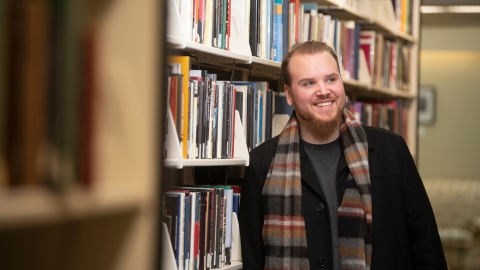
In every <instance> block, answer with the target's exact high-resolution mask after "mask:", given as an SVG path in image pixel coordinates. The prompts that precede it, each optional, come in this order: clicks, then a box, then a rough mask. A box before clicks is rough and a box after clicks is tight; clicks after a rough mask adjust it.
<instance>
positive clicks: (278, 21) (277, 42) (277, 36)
mask: <svg viewBox="0 0 480 270" xmlns="http://www.w3.org/2000/svg"><path fill="white" fill-rule="evenodd" d="M282 18H283V14H282V0H275V3H274V6H273V57H272V59H273V61H277V62H281V61H282V56H283V55H282V52H283V50H282V47H283V23H282Z"/></svg>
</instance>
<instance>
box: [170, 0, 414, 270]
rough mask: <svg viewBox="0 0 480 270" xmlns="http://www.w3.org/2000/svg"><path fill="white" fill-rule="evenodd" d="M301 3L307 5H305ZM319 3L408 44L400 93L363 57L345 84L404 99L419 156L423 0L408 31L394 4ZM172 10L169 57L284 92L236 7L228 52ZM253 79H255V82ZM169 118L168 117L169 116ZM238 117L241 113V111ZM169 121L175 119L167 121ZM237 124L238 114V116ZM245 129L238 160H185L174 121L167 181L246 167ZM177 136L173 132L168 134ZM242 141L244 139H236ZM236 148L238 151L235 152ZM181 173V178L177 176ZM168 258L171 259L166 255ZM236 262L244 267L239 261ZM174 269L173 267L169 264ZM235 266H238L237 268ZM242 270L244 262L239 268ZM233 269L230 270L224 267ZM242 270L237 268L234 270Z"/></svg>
mask: <svg viewBox="0 0 480 270" xmlns="http://www.w3.org/2000/svg"><path fill="white" fill-rule="evenodd" d="M302 2H303V1H302ZM308 2H315V3H316V4H318V11H319V12H320V13H322V14H325V15H330V16H331V17H332V18H336V19H340V20H351V21H355V23H357V24H358V25H359V26H360V29H361V30H362V31H363V30H365V31H367V30H372V31H375V32H377V33H381V34H382V35H383V37H384V38H385V40H388V41H392V42H397V41H398V42H399V44H405V46H407V47H408V50H409V56H410V61H408V68H407V69H406V70H408V77H409V81H408V85H407V86H406V87H404V89H397V87H396V86H395V87H392V86H391V85H388V86H385V85H381V84H379V83H374V82H372V81H373V80H372V75H371V74H369V72H368V70H367V69H368V67H367V62H366V59H365V57H362V56H360V57H359V63H358V65H359V72H358V73H359V77H358V79H353V78H348V77H345V78H344V79H343V82H344V86H345V91H346V93H347V95H348V96H349V97H350V98H352V99H354V100H367V101H368V100H375V101H384V100H392V99H395V100H401V104H402V106H405V107H406V108H407V109H406V116H405V117H406V118H407V120H406V122H407V125H406V128H405V129H406V131H405V133H404V134H403V135H404V136H405V137H406V141H407V144H408V146H409V148H410V151H411V153H412V155H413V156H414V157H415V156H416V151H417V136H416V134H417V95H418V50H419V44H418V42H419V23H420V20H419V18H420V17H419V7H420V0H411V1H410V8H411V29H410V31H408V32H405V31H403V30H400V27H399V25H398V24H397V19H396V13H395V10H394V8H393V6H392V1H391V0H311V1H308ZM167 4H168V5H169V7H168V14H167V15H168V27H169V28H168V29H167V34H166V45H167V48H168V54H170V55H183V56H190V57H191V58H192V59H196V60H195V61H194V62H190V63H191V65H192V66H195V65H197V64H198V65H200V64H201V65H202V68H204V69H207V70H208V69H212V70H213V72H215V71H218V70H222V71H225V72H227V73H228V72H230V71H231V70H232V69H233V67H235V73H234V74H232V76H234V78H235V79H234V80H265V81H269V82H271V85H274V87H273V88H274V89H273V90H274V91H283V87H282V81H281V63H280V62H275V61H272V60H270V59H265V58H261V57H257V56H254V55H252V50H251V49H250V45H249V41H248V38H249V37H248V31H247V29H245V27H244V25H243V24H242V23H241V19H240V18H241V16H242V14H243V12H244V11H243V10H241V9H239V7H238V6H232V8H231V14H232V15H231V16H232V24H233V25H235V27H233V28H232V29H231V31H232V33H231V36H232V37H233V38H232V40H234V41H235V42H232V43H231V44H235V45H238V46H232V47H231V48H230V49H229V50H223V49H218V48H214V47H212V46H209V45H204V44H200V43H197V42H194V41H192V40H190V39H188V38H186V37H185V36H186V34H185V29H184V23H182V17H181V14H180V13H179V11H178V8H177V7H176V4H175V1H174V0H169V1H167ZM252 78H253V79H252ZM169 113H170V112H169ZM237 113H238V112H237ZM168 118H171V117H167V119H168ZM236 118H237V120H236V123H238V122H239V121H238V114H237V115H236ZM242 129H243V127H242V126H241V125H237V124H236V127H235V136H236V137H235V149H236V150H235V153H236V154H237V156H235V157H234V158H233V159H184V158H182V155H181V149H180V143H179V142H178V139H177V137H178V134H176V132H175V125H174V123H173V121H170V120H169V122H168V130H169V133H168V134H167V141H166V147H165V148H166V149H167V152H168V153H167V156H166V158H165V159H164V163H163V164H164V166H165V167H166V168H168V169H169V170H170V169H173V170H174V171H175V172H176V173H177V174H176V173H172V175H174V174H176V175H175V176H174V177H172V178H171V179H170V180H169V181H170V183H171V184H172V185H174V186H175V185H179V184H184V183H189V184H191V183H192V181H193V180H192V175H190V169H191V167H197V166H206V167H215V166H237V167H239V168H240V173H239V174H240V175H241V174H242V168H243V167H244V166H248V163H249V160H248V150H247V147H246V144H245V138H242V137H243V136H242V133H241V132H240V130H242ZM170 131H173V132H170ZM237 134H238V138H240V140H237ZM237 149H239V150H240V151H239V152H237ZM178 173H179V175H178ZM163 244H164V245H165V246H164V250H163V253H162V255H163V256H166V259H165V260H164V261H172V257H173V253H172V254H170V253H171V250H169V251H166V250H165V249H166V248H167V249H168V248H170V249H171V245H167V244H169V243H165V242H164V243H163ZM166 253H169V254H170V255H168V254H166ZM238 262H241V258H239V260H238ZM171 263H172V265H173V264H174V262H171ZM234 267H237V266H234ZM239 267H241V263H240V266H239ZM224 269H231V268H224ZM233 269H238V268H233Z"/></svg>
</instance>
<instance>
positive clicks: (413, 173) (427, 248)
mask: <svg viewBox="0 0 480 270" xmlns="http://www.w3.org/2000/svg"><path fill="white" fill-rule="evenodd" d="M400 147H401V156H402V160H401V167H402V168H403V169H402V171H403V172H402V179H403V187H404V195H405V203H406V216H407V226H408V239H409V243H410V250H411V254H412V264H413V268H414V269H447V263H446V261H445V256H444V253H443V249H442V243H441V241H440V236H439V234H438V228H437V224H436V221H435V216H434V214H433V210H432V207H431V205H430V201H429V199H428V196H427V192H426V190H425V187H424V186H423V183H422V179H421V178H420V175H419V173H418V170H417V167H416V165H415V162H414V160H413V158H412V155H411V154H410V151H409V149H408V146H407V144H406V143H405V141H404V140H403V139H402V140H401V146H400Z"/></svg>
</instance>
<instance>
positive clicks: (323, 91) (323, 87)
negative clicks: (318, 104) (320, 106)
mask: <svg viewBox="0 0 480 270" xmlns="http://www.w3.org/2000/svg"><path fill="white" fill-rule="evenodd" d="M317 86H318V87H317V89H315V95H318V96H322V95H326V94H328V93H329V91H328V88H327V86H326V85H325V84H324V83H318V84H317Z"/></svg>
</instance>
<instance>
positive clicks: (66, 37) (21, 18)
mask: <svg viewBox="0 0 480 270" xmlns="http://www.w3.org/2000/svg"><path fill="white" fill-rule="evenodd" d="M85 12H86V6H85V3H84V1H80V0H73V1H2V3H1V4H0V14H1V15H0V44H1V45H0V184H6V185H15V186H16V185H24V184H44V183H48V185H53V186H55V187H59V186H63V185H68V184H70V183H77V182H82V183H85V184H87V185H89V184H90V182H91V181H92V164H91V162H92V161H91V160H92V158H91V155H92V136H93V134H94V132H93V120H92V119H93V117H94V113H93V109H92V105H93V100H94V92H95V86H94V84H93V81H94V76H95V74H94V73H93V70H94V68H93V67H94V66H95V57H94V55H95V53H96V38H95V35H96V33H95V29H94V28H95V26H94V24H88V22H86V18H87V16H85V14H86V13H85ZM87 25H89V26H88V27H87Z"/></svg>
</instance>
